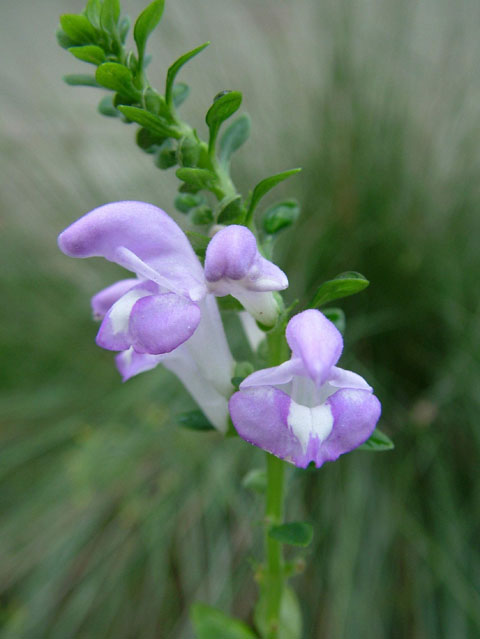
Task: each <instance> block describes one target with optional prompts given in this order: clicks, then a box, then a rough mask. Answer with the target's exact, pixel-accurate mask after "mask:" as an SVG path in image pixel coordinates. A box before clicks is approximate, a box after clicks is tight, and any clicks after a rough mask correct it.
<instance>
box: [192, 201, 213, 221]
mask: <svg viewBox="0 0 480 639" xmlns="http://www.w3.org/2000/svg"><path fill="white" fill-rule="evenodd" d="M190 220H191V222H192V224H195V225H197V226H204V225H205V224H211V223H212V222H213V213H212V209H211V208H210V207H209V206H207V205H206V204H202V205H201V206H197V208H196V209H193V210H192V211H191V212H190Z"/></svg>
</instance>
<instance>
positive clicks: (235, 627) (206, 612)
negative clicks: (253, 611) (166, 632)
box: [191, 603, 256, 639]
mask: <svg viewBox="0 0 480 639" xmlns="http://www.w3.org/2000/svg"><path fill="white" fill-rule="evenodd" d="M191 616H192V623H193V627H194V629H195V633H196V639H256V635H255V633H254V632H253V631H252V630H251V629H250V628H249V627H248V626H247V625H246V624H244V623H243V621H240V620H239V619H234V618H233V617H229V616H228V615H226V614H225V613H223V612H221V611H220V610H217V609H216V608H212V607H211V606H207V605H205V604H202V603H195V604H193V606H192V609H191Z"/></svg>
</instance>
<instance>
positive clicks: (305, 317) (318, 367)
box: [286, 309, 343, 386]
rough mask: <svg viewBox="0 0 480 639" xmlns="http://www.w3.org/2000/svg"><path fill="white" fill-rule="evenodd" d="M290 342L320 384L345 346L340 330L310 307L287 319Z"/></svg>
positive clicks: (293, 350) (312, 376)
mask: <svg viewBox="0 0 480 639" xmlns="http://www.w3.org/2000/svg"><path fill="white" fill-rule="evenodd" d="M286 337H287V342H288V345H289V346H290V348H291V349H292V352H293V355H294V356H296V357H299V358H301V359H302V361H303V364H304V366H305V369H306V372H307V374H308V375H309V376H310V377H311V378H312V379H313V381H314V382H315V384H317V386H320V385H322V384H323V383H324V382H325V381H326V380H327V379H328V376H329V374H330V371H331V369H332V366H334V364H336V363H337V361H338V359H339V358H340V355H341V353H342V349H343V339H342V335H341V333H340V331H338V329H337V328H336V327H335V326H334V324H332V322H330V320H328V319H327V318H326V317H325V315H323V314H322V313H320V311H317V310H314V309H309V310H307V311H303V312H302V313H298V315H294V317H292V319H291V320H290V321H289V322H288V325H287V330H286Z"/></svg>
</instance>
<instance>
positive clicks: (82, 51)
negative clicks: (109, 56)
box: [68, 44, 105, 66]
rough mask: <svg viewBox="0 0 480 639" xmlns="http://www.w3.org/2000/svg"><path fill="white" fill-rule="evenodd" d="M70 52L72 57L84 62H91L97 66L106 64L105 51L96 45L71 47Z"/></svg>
mask: <svg viewBox="0 0 480 639" xmlns="http://www.w3.org/2000/svg"><path fill="white" fill-rule="evenodd" d="M68 50H69V51H70V53H71V54H72V55H74V56H75V57H76V58H78V59H79V60H82V61H83V62H89V63H90V64H96V65H97V66H98V65H99V64H102V63H103V62H105V51H104V50H103V49H102V48H101V47H97V46H96V45H94V44H86V45H84V46H81V47H69V49H68Z"/></svg>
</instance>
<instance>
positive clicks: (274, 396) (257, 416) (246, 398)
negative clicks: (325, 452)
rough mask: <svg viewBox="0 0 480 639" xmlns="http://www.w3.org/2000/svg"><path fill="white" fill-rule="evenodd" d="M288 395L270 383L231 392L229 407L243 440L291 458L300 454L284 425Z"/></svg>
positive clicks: (298, 445)
mask: <svg viewBox="0 0 480 639" xmlns="http://www.w3.org/2000/svg"><path fill="white" fill-rule="evenodd" d="M290 403H291V400H290V397H289V396H288V395H286V394H285V393H283V392H282V391H280V390H277V389H275V388H272V387H271V386H261V387H257V388H248V389H246V390H244V391H240V392H237V393H234V394H233V395H232V397H231V398H230V402H229V410H230V416H231V418H232V421H233V424H234V426H235V428H236V430H237V432H238V434H239V435H240V437H242V439H245V441H247V442H249V443H251V444H254V445H255V446H258V447H259V448H262V449H263V450H266V451H268V452H269V453H272V455H276V456H277V457H280V458H281V459H286V460H288V461H292V459H293V458H295V457H296V456H298V455H300V454H301V452H302V451H301V445H300V442H299V441H298V439H297V438H296V437H295V435H294V434H293V433H292V431H291V429H290V428H289V426H288V424H287V419H288V413H289V410H290Z"/></svg>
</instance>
